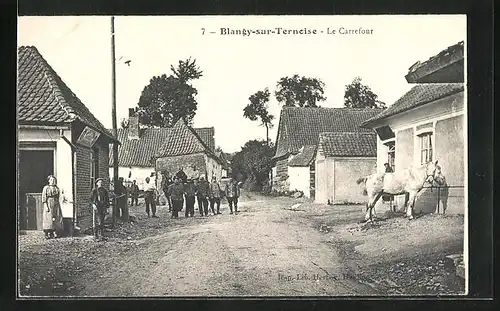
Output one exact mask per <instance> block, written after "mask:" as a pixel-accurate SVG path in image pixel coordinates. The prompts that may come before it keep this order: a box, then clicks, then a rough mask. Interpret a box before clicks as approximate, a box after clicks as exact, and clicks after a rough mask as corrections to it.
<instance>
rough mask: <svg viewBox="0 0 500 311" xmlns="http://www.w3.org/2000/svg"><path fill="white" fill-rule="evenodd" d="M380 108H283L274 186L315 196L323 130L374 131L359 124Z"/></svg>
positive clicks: (273, 170) (277, 144) (274, 169)
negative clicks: (318, 150) (317, 159)
mask: <svg viewBox="0 0 500 311" xmlns="http://www.w3.org/2000/svg"><path fill="white" fill-rule="evenodd" d="M381 111H382V110H381V109H370V108H367V109H359V108H300V107H284V108H283V109H282V110H281V115H280V121H279V125H278V134H277V138H276V153H275V156H274V157H273V160H274V167H273V169H272V176H273V189H275V190H278V191H286V190H288V191H293V190H300V191H302V192H303V193H304V195H305V196H306V197H310V198H313V197H314V196H315V188H316V186H315V184H316V177H315V174H316V173H317V171H316V169H317V167H316V162H315V157H316V150H317V147H318V142H319V135H320V133H325V132H328V133H353V132H354V133H357V132H361V133H371V132H373V130H371V129H366V128H360V127H359V124H360V123H361V122H363V121H365V120H367V119H369V118H372V117H374V116H376V115H377V114H379V113H380V112H381Z"/></svg>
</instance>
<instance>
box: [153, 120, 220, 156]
mask: <svg viewBox="0 0 500 311" xmlns="http://www.w3.org/2000/svg"><path fill="white" fill-rule="evenodd" d="M200 152H205V153H207V154H210V155H212V156H214V157H215V154H214V153H213V151H212V150H211V149H210V147H208V145H207V144H205V142H203V140H202V139H201V137H200V136H199V135H198V134H197V133H196V131H195V130H194V129H193V128H191V127H190V126H188V125H187V124H186V123H185V122H184V121H183V120H182V119H179V121H177V122H176V123H175V125H174V126H173V127H172V129H171V132H170V134H169V135H168V138H167V139H166V140H165V141H164V142H163V144H162V145H161V146H160V148H159V150H158V152H157V153H156V155H155V157H171V156H179V155H184V154H192V153H200Z"/></svg>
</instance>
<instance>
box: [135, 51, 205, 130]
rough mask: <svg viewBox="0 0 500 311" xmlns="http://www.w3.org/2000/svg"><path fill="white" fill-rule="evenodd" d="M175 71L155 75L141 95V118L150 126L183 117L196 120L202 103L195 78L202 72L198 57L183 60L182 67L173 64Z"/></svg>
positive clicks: (166, 124) (189, 122)
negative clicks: (200, 102) (199, 100)
mask: <svg viewBox="0 0 500 311" xmlns="http://www.w3.org/2000/svg"><path fill="white" fill-rule="evenodd" d="M170 69H171V70H172V72H173V74H171V75H169V76H167V75H166V74H163V75H161V76H154V77H153V78H152V79H151V80H150V81H149V84H148V85H146V86H145V87H144V89H143V91H142V94H141V97H140V98H139V103H138V104H137V105H138V108H137V109H136V110H137V112H138V115H139V122H140V123H141V124H144V125H147V126H157V127H171V126H173V125H174V124H175V122H177V121H178V120H179V119H181V118H182V119H183V120H184V121H186V122H187V123H188V124H192V121H193V117H194V116H195V114H196V110H197V106H198V103H197V102H196V99H195V96H196V95H197V94H198V91H197V90H196V89H195V88H194V87H193V86H192V85H191V84H190V81H191V80H194V79H198V78H200V77H201V76H202V71H200V70H199V68H198V67H197V66H196V60H193V61H191V59H188V60H186V61H179V67H178V68H174V67H173V66H171V68H170Z"/></svg>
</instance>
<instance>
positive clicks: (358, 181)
mask: <svg viewBox="0 0 500 311" xmlns="http://www.w3.org/2000/svg"><path fill="white" fill-rule="evenodd" d="M367 179H368V178H367V177H361V178H358V180H356V183H357V184H358V185H359V184H361V183H364V184H365V185H364V186H365V187H364V189H363V195H368V191H366V180H367Z"/></svg>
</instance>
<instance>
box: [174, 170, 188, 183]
mask: <svg viewBox="0 0 500 311" xmlns="http://www.w3.org/2000/svg"><path fill="white" fill-rule="evenodd" d="M175 177H177V178H180V180H181V182H182V183H183V184H185V183H187V179H188V177H187V175H186V173H184V171H183V170H182V167H181V168H179V171H178V172H177V173H176V174H175Z"/></svg>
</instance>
